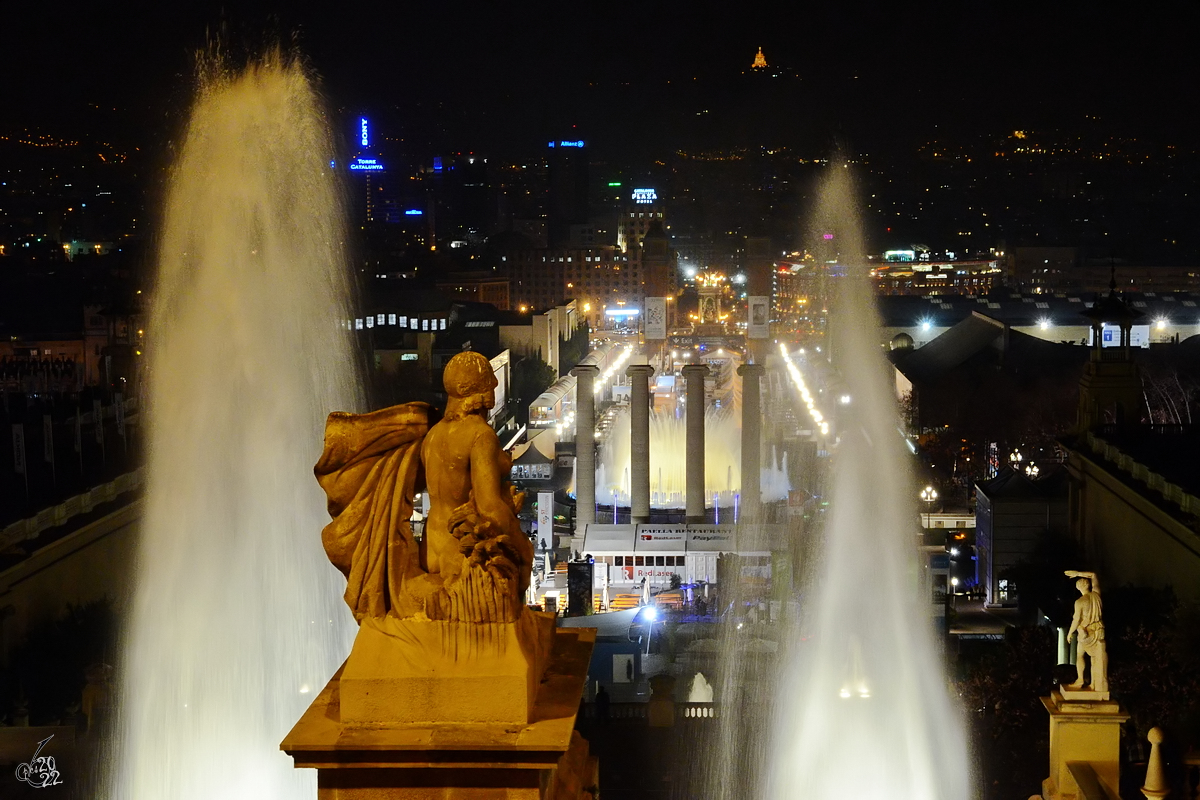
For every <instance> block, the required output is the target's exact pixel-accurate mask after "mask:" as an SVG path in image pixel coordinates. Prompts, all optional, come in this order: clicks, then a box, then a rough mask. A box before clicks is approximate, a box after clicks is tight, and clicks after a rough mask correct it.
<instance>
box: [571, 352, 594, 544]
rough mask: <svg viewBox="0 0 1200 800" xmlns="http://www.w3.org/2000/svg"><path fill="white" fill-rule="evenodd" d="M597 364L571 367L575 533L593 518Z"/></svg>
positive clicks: (581, 529)
mask: <svg viewBox="0 0 1200 800" xmlns="http://www.w3.org/2000/svg"><path fill="white" fill-rule="evenodd" d="M599 373H600V369H599V367H596V366H594V365H590V364H589V365H586V366H579V367H575V369H573V370H571V374H572V375H574V376H575V536H576V537H578V538H582V536H583V534H584V533H585V532H586V531H587V526H588V525H590V524H592V523H593V522H595V521H596V399H595V394H594V392H595V384H596V376H597V375H598V374H599Z"/></svg>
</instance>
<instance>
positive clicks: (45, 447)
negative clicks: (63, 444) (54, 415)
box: [42, 414, 54, 464]
mask: <svg viewBox="0 0 1200 800" xmlns="http://www.w3.org/2000/svg"><path fill="white" fill-rule="evenodd" d="M42 460H43V461H45V462H46V463H47V464H53V463H54V420H53V419H51V417H50V415H49V414H43V415H42Z"/></svg>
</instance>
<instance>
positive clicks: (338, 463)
mask: <svg viewBox="0 0 1200 800" xmlns="http://www.w3.org/2000/svg"><path fill="white" fill-rule="evenodd" d="M429 409H430V407H429V406H428V405H427V404H425V403H405V404H403V405H398V406H393V407H391V408H385V409H382V410H380V411H373V412H371V413H369V414H347V413H343V412H336V413H333V414H330V415H329V418H328V420H327V421H326V423H325V450H324V452H323V453H321V460H320V461H318V462H317V466H316V467H315V469H314V470H313V471H314V472H315V473H316V476H317V483H319V484H320V485H321V488H322V489H324V490H325V494H326V496H327V497H328V499H329V501H328V506H329V516H331V517H332V518H333V521H332V522H330V523H329V524H328V525H326V526H325V529H324V530H323V531H321V542H322V544H324V546H325V552H326V553H327V554H328V555H329V560H330V561H332V562H333V565H334V566H336V567H337V568H338V569H339V570H341V571H342V574H344V575H345V576H346V595H345V597H346V603H347V604H348V605H349V606H350V609H351V610H352V611H353V612H354V617H355V619H357V620H358V621H359V622H361V621H362V620H363V618H364V617H383V616H384V615H386V614H387V613H388V612H389V611H392V610H395V609H398V608H399V607H400V591H401V587H402V584H403V583H404V581H405V580H407V579H409V578H411V577H416V576H419V575H421V574H422V573H423V570H422V569H421V566H420V556H419V552H418V550H417V543H416V541H415V539H414V538H413V535H412V528H411V526H410V525H409V519H410V518H411V517H412V512H413V496H414V494H415V492H416V490H417V487H418V485H419V481H421V460H420V459H421V441H422V440H423V439H424V437H425V433H426V432H427V431H428V430H429Z"/></svg>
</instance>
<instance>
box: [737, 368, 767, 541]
mask: <svg viewBox="0 0 1200 800" xmlns="http://www.w3.org/2000/svg"><path fill="white" fill-rule="evenodd" d="M764 372H766V369H765V368H764V367H763V366H762V365H761V364H742V365H741V366H740V367H738V375H741V376H742V489H741V494H742V497H741V504H740V505H741V511H740V516H741V518H742V519H747V518H751V519H752V518H753V517H756V516H757V515H758V512H759V507H760V505H761V503H762V488H761V481H762V389H761V386H760V381H759V379H760V378H762V376H763V373H764Z"/></svg>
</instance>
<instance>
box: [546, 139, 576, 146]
mask: <svg viewBox="0 0 1200 800" xmlns="http://www.w3.org/2000/svg"><path fill="white" fill-rule="evenodd" d="M549 145H550V147H556V146H557V147H583V139H576V140H575V141H573V142H572V141H569V140H566V139H563V140H560V141H558V142H549Z"/></svg>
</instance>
